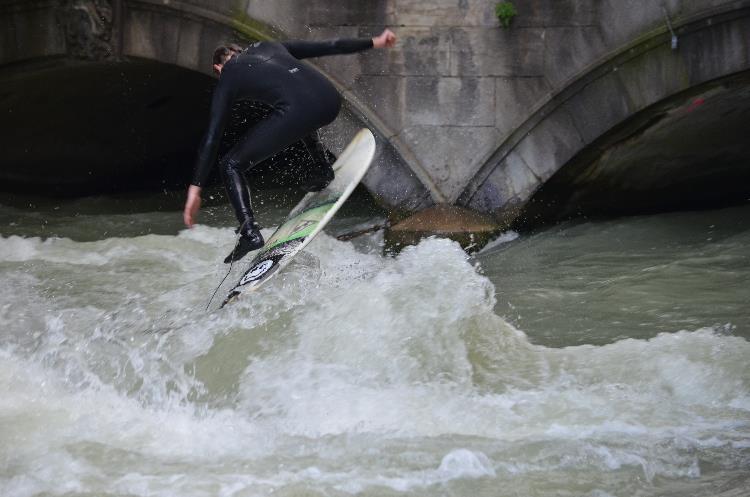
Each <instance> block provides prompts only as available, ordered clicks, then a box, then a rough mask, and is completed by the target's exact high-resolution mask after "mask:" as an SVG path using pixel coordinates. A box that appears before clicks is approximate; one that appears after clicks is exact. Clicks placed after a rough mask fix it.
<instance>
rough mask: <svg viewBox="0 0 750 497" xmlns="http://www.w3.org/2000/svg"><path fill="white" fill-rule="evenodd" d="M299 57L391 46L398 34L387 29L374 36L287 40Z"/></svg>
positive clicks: (284, 43)
mask: <svg viewBox="0 0 750 497" xmlns="http://www.w3.org/2000/svg"><path fill="white" fill-rule="evenodd" d="M282 44H283V45H284V46H285V47H286V49H287V50H289V53H290V54H292V56H294V57H295V58H297V59H307V58H310V57H322V56H324V55H339V54H348V53H355V52H361V51H364V50H369V49H370V48H391V47H393V46H394V45H395V44H396V35H395V34H393V32H392V31H391V30H390V29H386V30H385V31H383V32H382V33H381V34H380V35H378V36H376V37H374V38H341V39H336V40H326V41H298V40H294V41H285V42H283V43H282Z"/></svg>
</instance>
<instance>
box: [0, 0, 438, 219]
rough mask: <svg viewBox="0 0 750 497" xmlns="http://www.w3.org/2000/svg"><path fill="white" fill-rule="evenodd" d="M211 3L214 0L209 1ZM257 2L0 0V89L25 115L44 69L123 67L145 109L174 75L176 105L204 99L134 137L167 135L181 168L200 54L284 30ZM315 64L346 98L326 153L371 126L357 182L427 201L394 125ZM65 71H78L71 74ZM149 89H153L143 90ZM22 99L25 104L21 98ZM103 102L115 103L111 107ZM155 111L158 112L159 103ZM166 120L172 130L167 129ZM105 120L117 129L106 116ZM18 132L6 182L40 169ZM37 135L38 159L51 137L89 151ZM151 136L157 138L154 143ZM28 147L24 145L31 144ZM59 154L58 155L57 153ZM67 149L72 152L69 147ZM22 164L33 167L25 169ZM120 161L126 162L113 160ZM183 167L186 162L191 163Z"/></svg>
mask: <svg viewBox="0 0 750 497" xmlns="http://www.w3.org/2000/svg"><path fill="white" fill-rule="evenodd" d="M214 5H215V8H211V7H214ZM269 9H270V10H269ZM257 10H258V11H259V14H260V17H258V18H254V17H250V16H249V15H248V14H247V12H246V10H242V9H237V8H236V6H235V5H234V2H216V3H209V2H187V1H180V0H170V1H163V0H65V1H62V2H60V1H53V0H3V1H2V2H0V28H2V33H3V34H2V35H0V40H1V41H2V45H0V71H2V73H3V74H4V77H3V80H4V83H3V84H2V85H1V87H0V95H2V96H3V99H4V100H5V101H6V103H8V105H10V106H11V108H15V109H16V111H17V112H18V113H20V112H24V113H26V114H27V115H28V114H29V113H33V112H34V110H35V109H36V107H35V106H33V105H31V106H30V105H28V101H29V100H35V99H37V98H38V97H41V96H42V95H43V93H44V91H45V89H44V88H43V85H44V83H43V82H40V81H36V80H38V79H39V78H46V80H47V81H49V80H60V78H62V79H65V78H68V79H67V80H68V81H70V82H71V85H73V86H75V84H80V81H81V79H83V78H85V79H86V80H88V81H90V80H91V79H92V78H94V79H97V78H100V79H101V81H102V83H107V84H115V85H118V84H119V83H118V82H116V81H115V79H116V76H117V74H120V71H122V77H123V78H126V79H127V78H130V79H131V81H130V84H131V85H136V86H137V85H141V84H143V85H145V86H148V87H149V88H150V89H148V90H142V91H141V92H140V93H139V92H138V89H137V88H136V89H135V93H136V94H138V95H139V96H141V97H143V99H146V100H144V101H143V102H140V103H142V104H143V105H144V106H146V107H149V108H153V107H155V106H156V107H158V106H164V107H168V104H167V103H165V102H167V101H168V100H170V99H171V100H173V101H174V100H175V99H174V98H173V95H172V94H169V91H168V88H167V87H166V86H165V85H179V84H180V82H181V81H182V82H184V86H185V87H187V88H189V90H185V91H183V92H182V95H180V96H181V97H182V99H181V101H180V102H181V105H183V106H189V105H191V104H190V102H189V101H188V100H187V97H188V95H186V94H185V93H186V92H187V93H190V91H192V92H193V94H194V95H196V96H197V97H199V98H198V100H200V103H201V105H202V108H200V109H197V110H195V112H193V113H192V114H191V113H189V112H183V111H176V112H175V113H173V114H172V115H171V116H170V117H169V118H168V119H166V120H164V121H160V122H158V123H157V124H152V125H151V126H148V125H146V124H145V123H144V124H143V125H144V126H145V127H146V128H147V130H146V131H144V134H148V133H150V134H154V133H156V134H158V133H160V132H164V131H166V128H167V127H171V128H173V130H172V131H171V132H169V133H165V134H164V135H163V137H162V138H161V139H159V138H156V139H154V138H153V137H147V138H139V139H140V140H141V141H148V142H149V146H151V148H148V147H146V146H144V147H145V148H143V149H142V151H141V153H142V154H143V155H154V156H157V155H158V156H161V157H162V161H163V156H164V155H168V154H169V153H170V152H169V145H168V144H169V143H170V142H174V143H176V144H179V145H176V146H177V147H178V148H180V151H179V153H178V152H177V151H175V153H174V154H173V155H174V156H175V157H176V159H175V160H178V161H181V162H182V163H183V164H182V165H181V166H179V167H182V168H185V167H186V165H185V164H184V162H185V161H186V160H190V159H189V158H188V156H189V155H190V154H189V153H188V152H189V149H191V146H185V143H186V142H187V143H191V144H193V145H192V149H194V148H195V147H196V146H197V140H196V136H197V135H198V134H199V133H200V130H199V129H198V128H203V127H205V123H206V122H207V118H206V116H205V113H206V112H207V108H206V107H207V102H208V99H207V98H206V94H207V90H206V88H209V87H210V85H211V79H210V78H211V74H210V64H209V63H208V61H210V59H211V56H212V54H213V50H214V48H215V47H216V46H217V45H219V44H220V43H222V42H226V41H237V42H248V41H255V40H264V39H285V38H287V37H288V36H287V34H286V33H285V32H283V31H282V30H281V29H280V28H278V27H277V25H276V24H271V22H266V21H264V20H263V19H261V17H262V18H265V19H273V18H274V17H275V16H276V15H282V14H283V12H274V9H273V7H269V6H268V5H265V6H261V7H259V8H258V9H257ZM281 10H283V9H281ZM313 63H314V61H313ZM322 72H323V73H324V74H326V76H327V77H328V78H329V79H330V80H331V81H332V82H333V83H334V85H336V86H337V88H339V90H340V91H341V93H342V96H343V98H344V102H345V103H344V109H343V111H342V114H341V116H340V118H339V119H338V120H337V121H336V122H335V123H334V124H333V125H332V126H330V127H329V129H328V130H327V132H324V133H323V139H324V141H325V142H326V145H328V147H329V148H330V149H331V150H332V151H333V152H334V153H338V152H340V150H341V149H343V146H344V145H345V143H344V142H345V138H344V137H346V136H350V135H353V131H354V129H356V128H358V127H362V126H367V127H369V128H370V129H372V130H373V131H374V132H375V134H376V137H377V139H378V141H379V147H378V148H379V151H380V154H379V156H378V158H377V164H376V166H375V167H374V168H372V170H371V172H370V173H369V174H368V176H367V177H366V178H365V181H364V183H365V186H366V187H367V188H368V190H370V192H371V193H372V194H373V195H374V196H375V198H376V199H379V200H381V201H382V203H383V204H384V205H386V206H387V207H389V208H391V209H394V210H397V211H398V210H401V211H413V210H416V209H419V208H420V207H423V206H425V205H429V204H430V203H431V202H432V200H431V195H430V192H429V190H428V189H427V188H425V186H424V182H425V181H426V182H427V183H429V178H428V176H427V175H426V174H424V173H422V174H421V178H422V179H420V177H419V176H420V174H419V171H417V174H415V172H414V171H413V168H412V165H411V164H410V163H409V150H408V148H407V147H405V146H403V144H400V142H399V141H398V140H397V139H395V138H394V135H395V133H393V132H392V131H391V130H389V128H388V126H387V125H386V124H385V123H384V122H383V121H382V120H381V119H380V118H379V117H378V116H377V114H376V113H374V112H372V110H370V109H369V108H368V107H367V105H366V104H365V103H364V102H363V101H362V100H361V99H359V98H358V97H357V96H356V95H355V94H354V93H352V92H351V91H349V90H347V89H346V88H345V87H344V85H342V84H341V83H340V82H339V81H338V80H337V79H336V78H335V77H333V76H332V75H331V74H328V73H326V71H325V70H322ZM73 73H76V74H79V75H80V76H79V77H77V78H76V77H70V75H71V74H73ZM84 73H85V74H84ZM153 74H161V76H160V77H151V76H152V75H153ZM146 76H147V77H149V78H150V79H151V80H163V81H162V83H158V82H154V81H149V82H145V83H144V82H141V81H138V78H141V77H146ZM35 78H36V79H35ZM30 82H31V84H29V83H30ZM47 84H49V83H47ZM160 84H161V86H159V85H160ZM149 85H151V86H149ZM82 86H85V87H86V91H87V92H92V91H93V92H95V91H96V90H93V89H92V87H91V85H82ZM120 86H122V85H120ZM29 88H31V89H32V91H35V93H32V96H31V98H29V94H27V93H25V92H26V90H27V89H29ZM118 88H119V86H118ZM118 91H121V92H123V93H128V92H130V93H133V92H132V91H130V89H128V88H126V87H125V86H122V87H121V88H119V90H118ZM74 92H75V90H74V89H73V90H72V89H70V88H68V89H65V90H63V95H62V96H63V99H65V98H77V99H79V100H80V102H78V103H75V104H71V106H70V107H69V108H68V114H70V116H71V117H73V118H74V117H75V114H78V113H77V112H76V111H75V107H78V108H80V107H83V106H85V102H86V98H85V97H86V95H75V94H74ZM148 92H151V93H152V94H147V93H148ZM177 93H180V92H179V91H178V92H177ZM167 94H169V95H167ZM50 96H51V97H52V98H55V97H56V95H55V94H54V92H53V93H50ZM94 96H96V95H94ZM131 96H132V95H131ZM107 98H117V96H116V95H114V94H113V93H112V92H110V93H109V94H107ZM94 100H95V99H94ZM24 101H25V102H27V103H26V104H24V103H23V102H24ZM129 102H131V103H125V104H123V105H132V98H131V100H130V101H129ZM110 107H112V109H114V108H115V107H116V106H114V107H113V106H110ZM198 107H200V106H198ZM105 108H106V106H105ZM37 110H39V112H40V114H39V115H37V116H35V117H34V116H32V117H29V118H28V119H27V121H29V122H31V123H33V122H39V121H40V120H43V119H44V115H42V114H41V113H42V112H44V109H43V107H40V108H39V109H37ZM47 110H49V109H47ZM110 110H111V109H110ZM162 110H163V111H164V112H163V113H166V112H167V111H165V110H164V109H162ZM84 114H85V113H84ZM89 114H90V113H89ZM196 115H199V117H196ZM144 116H145V114H144ZM151 118H152V119H155V118H154V117H151ZM109 119H116V116H110V117H109ZM191 120H194V121H195V122H196V123H198V124H197V126H196V125H195V124H193V125H191V126H186V128H188V129H185V132H184V133H183V134H180V132H179V126H178V125H179V124H180V123H181V122H182V123H185V122H187V121H191ZM131 121H132V120H131ZM131 121H128V125H129V126H130V125H133V126H135V125H137V123H136V122H135V121H132V122H131ZM7 124H8V128H12V127H14V126H13V121H12V120H10V119H9V120H8V123H7ZM56 124H57V125H58V126H59V127H62V126H64V122H56ZM31 126H33V124H31ZM50 126H52V124H50ZM50 126H47V128H49V127H50ZM91 127H93V128H95V129H98V130H100V131H102V130H103V128H106V127H107V125H106V123H105V122H99V123H95V124H93V125H92V126H91ZM174 128H178V130H177V131H175V130H174ZM112 129H114V130H118V129H120V128H118V126H117V125H114V126H112ZM35 132H37V133H40V134H42V135H43V134H44V127H41V128H40V127H38V126H37V127H36V129H35ZM50 132H51V133H55V130H54V129H50ZM120 132H122V130H120ZM27 134H28V133H27ZM63 135H64V133H63ZM98 135H99V136H98V138H97V139H98V140H104V141H107V142H110V141H111V140H110V139H106V138H104V137H103V136H102V135H103V133H98ZM339 137H341V138H339ZM24 138H25V139H26V140H27V141H26V142H24V141H23V140H21V142H19V143H22V148H23V150H19V151H18V153H17V154H15V155H14V154H12V153H11V156H12V157H13V158H14V159H17V160H16V161H15V163H17V164H18V168H17V169H16V170H13V171H8V170H5V171H0V174H2V175H4V176H5V177H6V179H10V180H11V182H12V183H14V184H21V183H23V182H24V181H26V180H28V181H33V180H34V179H33V176H39V175H38V173H35V172H34V171H33V169H34V168H35V167H40V166H39V163H38V161H37V160H36V159H30V158H29V155H30V154H31V155H33V154H34V153H35V151H36V148H37V147H35V146H33V145H34V144H33V138H32V137H29V136H25V137H24ZM37 139H38V140H41V141H46V142H47V143H45V144H44V147H39V148H40V149H41V148H44V149H45V152H44V153H40V158H39V160H42V161H44V160H49V159H50V158H51V154H54V153H55V151H54V150H52V149H54V148H55V146H58V147H65V148H66V149H67V151H70V149H71V148H74V147H76V146H77V147H78V148H79V150H80V151H82V153H86V151H87V150H88V151H90V150H91V148H90V147H86V146H85V144H83V143H79V144H78V145H73V147H66V145H65V144H64V143H59V142H56V143H55V144H53V143H51V142H52V141H54V140H47V139H46V138H45V137H44V136H41V137H39V136H38V137H37ZM159 142H161V144H160V145H157V144H158V143H159ZM30 148H31V149H32V152H29V149H30ZM147 149H148V150H147ZM58 152H59V150H58ZM99 152H100V153H101V151H99ZM62 155H63V156H66V154H65V153H63V154H62ZM113 155H116V154H113ZM121 155H122V154H121ZM67 157H69V158H71V156H70V155H67ZM71 160H72V159H71ZM147 162H148V161H146V162H143V163H142V164H141V165H140V170H141V173H143V174H146V171H147V170H149V169H150V170H152V171H153V167H154V166H153V164H151V163H147ZM29 165H32V166H33V167H31V168H30V167H28V166H29ZM94 167H95V165H94V164H93V163H91V161H88V162H87V161H84V163H83V164H82V165H81V166H80V167H78V169H80V171H78V172H79V173H81V174H85V171H84V170H85V169H92V168H94ZM119 167H127V166H126V165H125V164H119ZM187 168H188V169H189V168H190V166H189V164H188V165H187ZM114 169H117V168H114ZM417 169H418V168H417ZM74 170H75V167H74ZM50 172H51V176H49V178H50V179H51V181H50V186H51V185H52V184H53V183H54V184H58V185H59V184H61V183H65V180H64V178H62V177H58V176H55V171H50ZM69 172H70V171H69ZM89 174H91V171H89ZM110 177H111V174H110V175H108V174H104V175H103V176H102V178H110ZM188 177H189V176H188ZM37 179H38V178H37ZM107 181H109V179H107ZM95 182H96V179H94V180H93V183H95ZM84 183H85V184H86V185H89V186H85V188H91V186H90V185H93V183H92V182H91V181H89V182H88V183H86V182H84Z"/></svg>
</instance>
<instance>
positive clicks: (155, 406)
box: [0, 192, 750, 497]
mask: <svg viewBox="0 0 750 497" xmlns="http://www.w3.org/2000/svg"><path fill="white" fill-rule="evenodd" d="M294 200H295V198H294V197H293V196H289V195H286V194H284V192H281V193H280V192H266V193H263V194H261V195H259V196H258V197H257V198H256V200H255V202H256V206H255V207H256V209H257V210H258V211H259V212H260V213H261V214H260V221H261V224H263V225H264V226H266V228H265V229H264V234H270V232H271V231H272V227H273V226H274V225H276V224H278V222H279V220H280V219H281V218H282V216H283V213H285V212H286V211H287V210H288V209H289V207H290V205H291V203H292V202H293V201H294ZM180 203H181V198H180V195H176V194H165V195H152V196H143V197H137V196H132V197H118V198H113V197H111V198H88V199H79V200H68V201H54V200H40V199H31V198H19V197H17V196H16V197H12V198H5V199H0V204H1V206H0V233H1V236H0V275H1V278H2V280H1V281H2V285H0V326H2V334H1V335H0V495H2V496H4V497H31V496H53V495H61V496H66V497H72V496H81V497H83V496H94V495H96V496H121V497H126V496H127V497H131V496H150V497H154V496H181V497H192V496H196V497H198V496H200V497H203V496H206V497H208V496H211V497H245V496H248V497H249V496H269V495H278V496H285V497H292V496H321V497H322V496H351V495H358V496H438V495H440V496H442V495H445V496H473V497H481V496H493V497H494V496H527V497H532V496H553V495H554V496H590V497H607V496H618V497H619V496H623V497H625V496H628V497H629V496H685V495H691V496H727V497H728V496H744V495H748V494H750V361H749V360H748V358H750V343H748V339H749V338H750V252H749V250H748V247H750V206H744V207H736V208H730V209H721V210H715V211H704V212H685V213H670V214H661V215H654V216H642V217H630V218H621V219H615V220H600V221H592V220H578V221H574V222H570V223H567V224H562V225H558V226H555V227H552V228H548V229H545V230H540V231H538V232H535V233H528V234H516V233H512V232H510V233H506V234H504V235H503V236H502V237H501V238H500V239H499V240H497V241H495V242H493V243H492V244H491V245H490V246H489V247H487V248H485V249H483V250H482V251H481V252H480V253H479V254H477V255H475V256H473V257H468V256H466V255H465V254H464V252H463V251H462V250H461V249H460V248H459V247H458V246H457V245H456V244H454V243H452V242H449V241H446V240H438V239H428V240H426V241H423V242H422V243H420V244H419V245H418V246H415V247H409V248H407V249H405V250H403V251H402V252H401V253H400V254H398V255H395V256H394V255H383V254H382V234H381V233H373V234H368V235H364V236H362V237H359V238H356V239H354V240H353V241H347V242H344V241H339V240H337V239H336V237H335V236H334V235H335V234H337V233H343V232H345V231H348V230H353V229H357V228H361V227H364V226H366V225H367V224H368V223H370V222H377V221H378V220H379V219H381V218H382V213H380V212H379V211H377V210H376V209H374V208H373V207H372V206H371V205H370V204H369V203H368V201H367V200H366V199H364V198H363V197H360V198H359V199H358V200H355V201H353V202H351V203H350V205H349V206H347V208H346V209H345V210H344V212H342V213H341V215H340V216H339V217H338V218H337V219H336V222H335V223H334V224H333V225H332V226H331V229H330V230H329V231H328V233H327V234H322V235H321V236H319V237H318V238H316V240H315V241H314V242H313V243H311V244H310V245H309V246H308V248H307V249H306V251H305V252H304V253H303V254H301V255H300V257H298V258H297V259H296V260H295V261H294V262H293V263H292V264H291V265H290V266H289V267H288V268H287V269H286V270H285V271H284V273H282V274H281V275H279V276H278V277H277V278H276V279H274V280H272V282H271V283H269V284H268V285H267V286H265V287H263V288H262V289H261V290H260V291H259V292H257V293H255V294H253V295H251V296H248V297H246V298H242V299H240V300H239V301H237V302H234V303H233V304H231V305H230V306H228V307H227V308H226V309H224V310H221V311H217V310H216V309H215V307H216V304H217V302H216V301H217V300H219V301H220V300H221V298H222V297H223V296H224V292H225V291H226V286H227V285H228V284H229V283H230V282H233V281H234V280H236V279H237V278H238V276H239V274H238V272H237V271H238V270H241V269H242V268H241V267H238V268H234V269H233V274H232V275H230V277H229V278H228V279H227V281H226V282H225V283H224V285H223V288H222V289H221V290H220V291H219V293H218V294H217V297H216V299H214V302H213V303H212V304H211V306H210V308H209V310H208V311H206V310H205V309H206V307H207V304H208V301H209V298H210V296H211V294H212V292H213V291H214V289H215V288H216V287H217V285H218V284H219V282H220V281H221V279H222V277H223V276H224V274H225V273H226V269H227V268H226V266H225V265H223V264H221V260H222V259H223V258H224V256H225V255H226V254H227V253H228V252H229V250H230V249H231V247H232V244H233V242H234V239H235V234H234V232H233V229H232V218H231V216H230V214H229V212H228V207H227V206H225V205H221V204H220V203H218V201H214V202H212V201H211V200H209V201H208V206H207V207H206V208H205V209H204V211H203V212H202V217H201V218H200V223H201V224H200V225H198V226H197V227H196V228H194V229H192V230H183V229H182V227H181V219H180V212H179V208H180Z"/></svg>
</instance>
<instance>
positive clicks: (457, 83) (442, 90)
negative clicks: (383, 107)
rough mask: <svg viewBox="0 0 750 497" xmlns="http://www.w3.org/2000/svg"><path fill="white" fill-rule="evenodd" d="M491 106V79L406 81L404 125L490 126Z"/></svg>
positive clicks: (492, 88)
mask: <svg viewBox="0 0 750 497" xmlns="http://www.w3.org/2000/svg"><path fill="white" fill-rule="evenodd" d="M494 102H495V84H494V81H493V80H492V79H490V78H433V77H427V78H409V79H408V80H407V82H406V98H405V105H406V109H405V111H406V113H405V125H406V126H412V125H431V126H440V125H445V126H493V125H494V124H495V114H494Z"/></svg>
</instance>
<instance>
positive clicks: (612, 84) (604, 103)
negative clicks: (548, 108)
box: [563, 70, 634, 144]
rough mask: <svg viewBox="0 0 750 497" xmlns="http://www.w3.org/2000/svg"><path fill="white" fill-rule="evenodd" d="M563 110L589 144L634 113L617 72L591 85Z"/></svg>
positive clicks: (608, 74) (596, 80)
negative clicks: (570, 117)
mask: <svg viewBox="0 0 750 497" xmlns="http://www.w3.org/2000/svg"><path fill="white" fill-rule="evenodd" d="M563 107H564V109H566V110H567V111H568V113H569V114H570V115H571V116H572V118H573V122H574V123H575V125H576V128H577V129H578V132H579V133H580V136H581V138H582V139H583V140H584V142H585V143H587V144H589V143H591V142H593V141H594V140H596V139H597V138H598V137H599V136H601V135H602V134H604V133H606V132H607V131H609V130H610V129H611V128H613V127H614V126H616V125H618V124H620V123H621V122H623V121H624V120H625V119H627V118H628V117H630V115H631V114H632V113H633V110H634V109H633V105H632V103H631V101H630V98H629V96H628V93H627V91H626V90H625V86H624V85H623V83H622V80H621V78H620V74H619V72H618V71H614V70H613V71H610V72H609V73H607V74H605V75H603V76H602V77H600V78H597V79H595V80H594V81H592V82H590V83H589V84H588V85H586V87H585V88H583V89H582V90H581V91H579V92H578V93H577V94H575V95H573V96H572V97H571V98H570V99H569V100H568V101H566V102H565V104H564V105H563Z"/></svg>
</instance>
